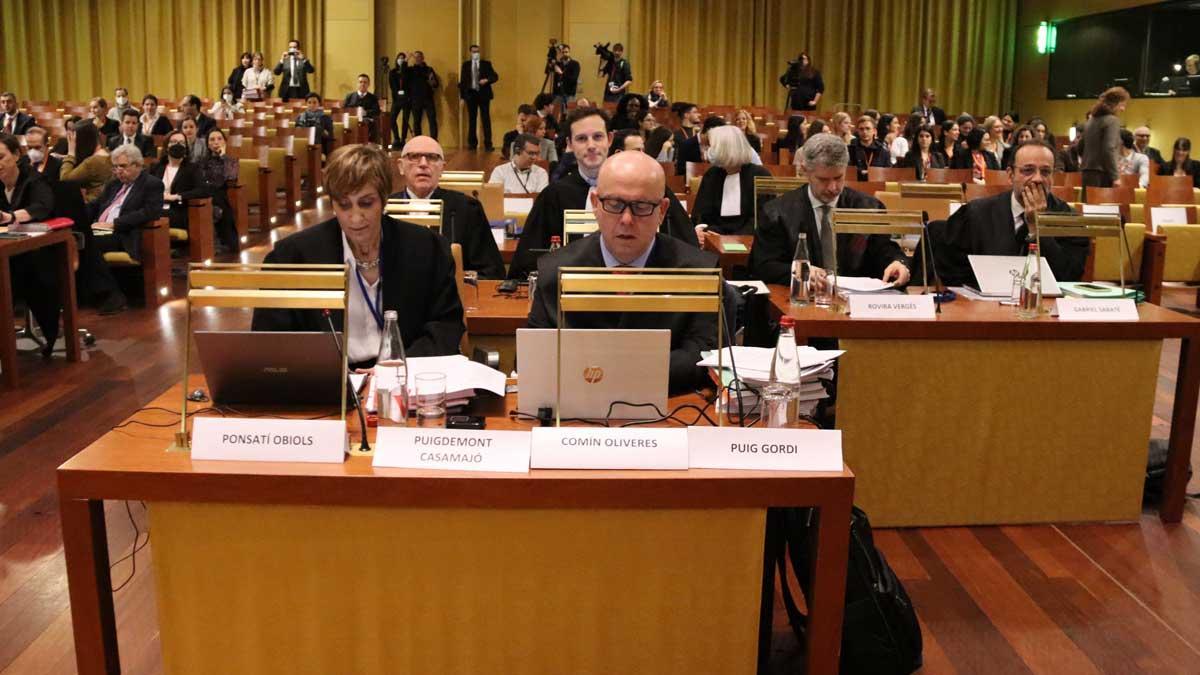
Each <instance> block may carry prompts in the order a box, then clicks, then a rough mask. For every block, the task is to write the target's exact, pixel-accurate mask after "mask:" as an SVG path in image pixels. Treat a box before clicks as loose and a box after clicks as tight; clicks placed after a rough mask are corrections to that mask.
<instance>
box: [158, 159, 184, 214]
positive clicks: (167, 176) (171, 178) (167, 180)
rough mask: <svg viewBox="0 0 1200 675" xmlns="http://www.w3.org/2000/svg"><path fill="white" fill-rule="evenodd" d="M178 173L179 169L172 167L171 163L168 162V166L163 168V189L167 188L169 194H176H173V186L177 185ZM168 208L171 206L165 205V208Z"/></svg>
mask: <svg viewBox="0 0 1200 675" xmlns="http://www.w3.org/2000/svg"><path fill="white" fill-rule="evenodd" d="M180 166H183V165H182V164H181V165H180ZM177 173H179V167H178V166H171V162H170V161H168V162H167V165H166V166H165V167H163V177H162V182H163V187H165V188H166V189H167V193H168V194H175V193H174V192H171V185H173V184H174V183H175V174H177ZM167 206H169V205H168V204H163V208H166V207H167Z"/></svg>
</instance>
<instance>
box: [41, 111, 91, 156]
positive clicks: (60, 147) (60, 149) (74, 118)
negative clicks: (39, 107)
mask: <svg viewBox="0 0 1200 675" xmlns="http://www.w3.org/2000/svg"><path fill="white" fill-rule="evenodd" d="M80 122H84V123H89V121H88V120H86V119H84V118H82V117H80V116H79V115H67V116H66V117H65V118H64V119H63V135H62V138H59V139H57V140H55V141H54V147H52V148H51V149H50V154H52V155H54V156H55V157H57V158H58V159H63V158H65V157H66V156H67V131H69V130H71V129H74V128H75V125H76V124H79V123H80Z"/></svg>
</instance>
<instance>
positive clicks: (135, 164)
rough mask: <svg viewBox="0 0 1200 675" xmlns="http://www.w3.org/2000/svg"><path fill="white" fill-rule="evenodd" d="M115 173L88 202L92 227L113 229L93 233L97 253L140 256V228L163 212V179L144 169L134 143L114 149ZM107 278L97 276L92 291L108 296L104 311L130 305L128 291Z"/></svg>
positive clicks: (106, 312)
mask: <svg viewBox="0 0 1200 675" xmlns="http://www.w3.org/2000/svg"><path fill="white" fill-rule="evenodd" d="M111 161H112V166H113V175H114V176H115V177H116V179H117V180H114V181H110V182H109V183H108V185H105V186H104V191H103V192H101V193H100V197H99V198H97V199H96V201H94V202H91V203H90V204H88V220H89V221H90V222H91V223H93V228H99V229H102V230H110V231H112V235H109V236H98V237H94V238H93V241H94V242H95V246H94V248H95V249H96V250H97V252H98V253H100V254H104V253H109V252H124V253H127V254H129V257H130V258H132V259H134V260H139V259H140V257H141V252H142V250H141V249H142V235H141V231H140V230H141V229H142V228H144V227H146V226H148V225H153V224H154V221H156V220H158V219H159V218H161V217H162V215H163V207H162V206H163V182H162V181H161V180H159V179H157V178H155V177H154V176H151V175H150V174H149V173H148V172H146V171H143V170H142V152H141V151H140V150H138V149H137V147H135V146H130V145H122V146H119V147H117V149H116V150H113V152H112V157H111ZM107 285H108V280H106V279H103V278H101V279H97V280H96V284H94V285H93V291H95V292H97V293H98V294H101V295H104V296H107V297H106V299H105V300H104V301H103V302H102V304H101V305H100V313H101V314H116V313H117V312H120V311H121V310H123V309H125V307H126V306H127V303H126V300H125V295H124V294H123V293H121V291H120V289H118V288H117V287H116V284H115V283H113V284H112V286H111V288H107V287H106V286H107Z"/></svg>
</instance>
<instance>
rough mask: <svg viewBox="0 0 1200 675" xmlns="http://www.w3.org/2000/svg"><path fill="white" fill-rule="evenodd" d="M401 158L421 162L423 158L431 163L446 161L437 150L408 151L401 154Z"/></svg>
mask: <svg viewBox="0 0 1200 675" xmlns="http://www.w3.org/2000/svg"><path fill="white" fill-rule="evenodd" d="M400 159H403V160H405V161H407V162H415V163H420V162H421V160H422V159H423V160H425V161H426V162H429V163H430V164H437V163H439V162H443V161H445V158H443V157H442V156H441V155H439V154H438V153H436V152H406V153H404V154H403V155H400Z"/></svg>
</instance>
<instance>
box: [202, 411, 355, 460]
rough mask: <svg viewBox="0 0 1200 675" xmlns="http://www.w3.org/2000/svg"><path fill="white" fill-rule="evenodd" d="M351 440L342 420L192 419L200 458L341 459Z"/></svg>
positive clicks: (343, 457)
mask: <svg viewBox="0 0 1200 675" xmlns="http://www.w3.org/2000/svg"><path fill="white" fill-rule="evenodd" d="M349 443H350V439H349V437H348V436H347V435H346V423H345V422H342V421H340V420H265V419H235V418H216V417H197V418H195V420H194V421H193V422H192V459H196V460H201V459H214V460H234V461H243V462H328V463H338V462H341V461H343V460H344V459H345V455H346V451H347V449H349Z"/></svg>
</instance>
